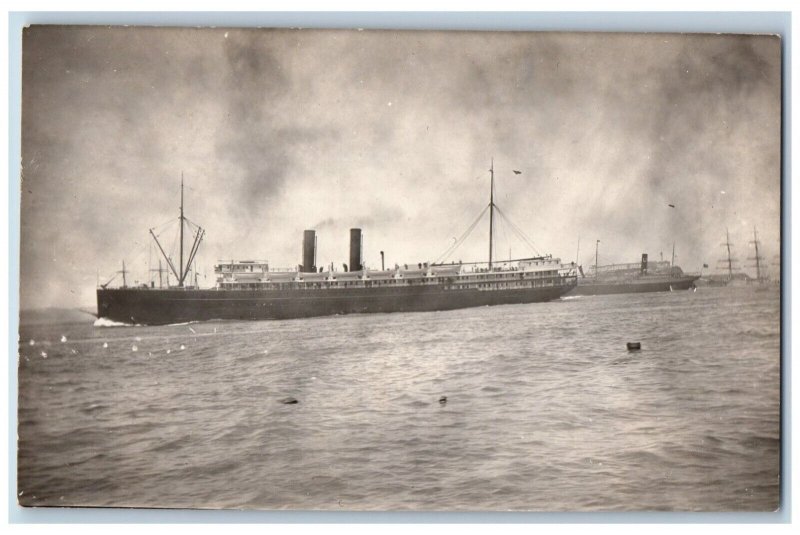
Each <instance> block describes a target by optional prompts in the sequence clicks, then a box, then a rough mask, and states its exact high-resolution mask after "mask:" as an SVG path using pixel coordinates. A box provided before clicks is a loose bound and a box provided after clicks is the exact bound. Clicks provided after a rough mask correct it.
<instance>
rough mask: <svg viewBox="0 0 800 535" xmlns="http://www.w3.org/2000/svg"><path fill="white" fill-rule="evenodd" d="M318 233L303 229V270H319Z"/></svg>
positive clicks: (306, 271)
mask: <svg viewBox="0 0 800 535" xmlns="http://www.w3.org/2000/svg"><path fill="white" fill-rule="evenodd" d="M316 260H317V234H316V232H315V231H313V230H304V231H303V272H304V273H314V272H315V271H317V262H316Z"/></svg>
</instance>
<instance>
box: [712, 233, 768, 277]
mask: <svg viewBox="0 0 800 535" xmlns="http://www.w3.org/2000/svg"><path fill="white" fill-rule="evenodd" d="M757 239H758V238H757V237H756V240H757ZM721 246H722V247H724V248H725V251H726V256H725V258H722V259H720V260H718V261H717V273H713V274H711V275H708V276H706V277H703V280H702V281H701V282H702V283H704V284H706V285H708V286H717V287H718V286H746V285H748V284H750V283H751V279H750V277H749V276H748V275H747V273H744V272H743V271H739V269H738V267H736V262H737V261H738V259H736V258H734V257H733V256H731V247H733V244H732V243H731V238H730V234H729V232H728V229H727V228H726V229H725V242H724V243H722V244H721ZM756 257H758V247H756ZM760 260H761V258H760V257H759V258H758V259H757V260H756V261H757V262H759V267H758V268H757V270H758V274H759V275H758V277H759V279H760V278H761V269H760Z"/></svg>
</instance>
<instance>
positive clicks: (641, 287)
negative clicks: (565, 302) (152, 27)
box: [568, 275, 700, 295]
mask: <svg viewBox="0 0 800 535" xmlns="http://www.w3.org/2000/svg"><path fill="white" fill-rule="evenodd" d="M699 278H700V276H699V275H697V276H695V275H686V276H683V277H675V278H671V279H670V278H661V277H659V278H655V279H647V278H642V279H637V280H630V281H609V282H603V281H599V282H594V281H587V282H579V283H578V285H577V286H576V287H575V288H573V289H572V291H570V292H569V294H568V295H606V294H627V293H646V292H669V291H671V290H688V289H689V288H691V287H693V286H694V281H696V280H697V279H699Z"/></svg>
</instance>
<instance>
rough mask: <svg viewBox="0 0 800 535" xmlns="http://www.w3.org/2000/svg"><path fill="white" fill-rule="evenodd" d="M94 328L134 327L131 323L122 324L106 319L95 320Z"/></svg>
mask: <svg viewBox="0 0 800 535" xmlns="http://www.w3.org/2000/svg"><path fill="white" fill-rule="evenodd" d="M94 326H95V327H136V325H134V324H133V323H122V322H121V321H114V320H110V319H108V318H97V319H96V320H94Z"/></svg>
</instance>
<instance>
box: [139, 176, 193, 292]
mask: <svg viewBox="0 0 800 535" xmlns="http://www.w3.org/2000/svg"><path fill="white" fill-rule="evenodd" d="M178 222H179V225H180V238H179V239H180V257H179V260H178V268H177V269H176V268H175V265H174V264H173V262H172V258H171V257H170V256H169V255H168V254H167V253H166V252H164V248H163V247H162V246H161V242H160V241H159V240H158V237H159V235H160V234H156V232H155V230H156V229H157V228H158V227H153V228H151V229H150V235H151V236H152V237H153V240H154V241H155V243H156V245H157V246H158V250H159V251H160V252H161V255H162V256H163V257H164V260H166V262H167V266H168V267H169V269H170V271H172V274H173V275H175V278H176V279H177V280H178V286H179V287H180V288H183V287H184V282H185V280H186V276H187V275H188V274H189V271H190V267H191V266H192V262H194V258H195V256H196V255H197V250H198V249H199V248H200V242H202V241H203V236H204V235H205V230H204V229H203V228H202V227H201V226H200V225H197V224H195V223H193V222H191V221H190V220H189V218H187V217H186V216H185V215H184V205H183V174H181V206H180V216H179V217H178ZM185 228H188V229H189V231H191V233H192V246H191V247H190V248H189V255H188V259H187V260H186V262H185V263H184V261H183V252H184V251H183V246H184V241H185V240H184V229H185ZM160 268H161V266H160V265H159V271H160ZM159 276H160V275H159ZM195 278H196V277H195Z"/></svg>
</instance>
